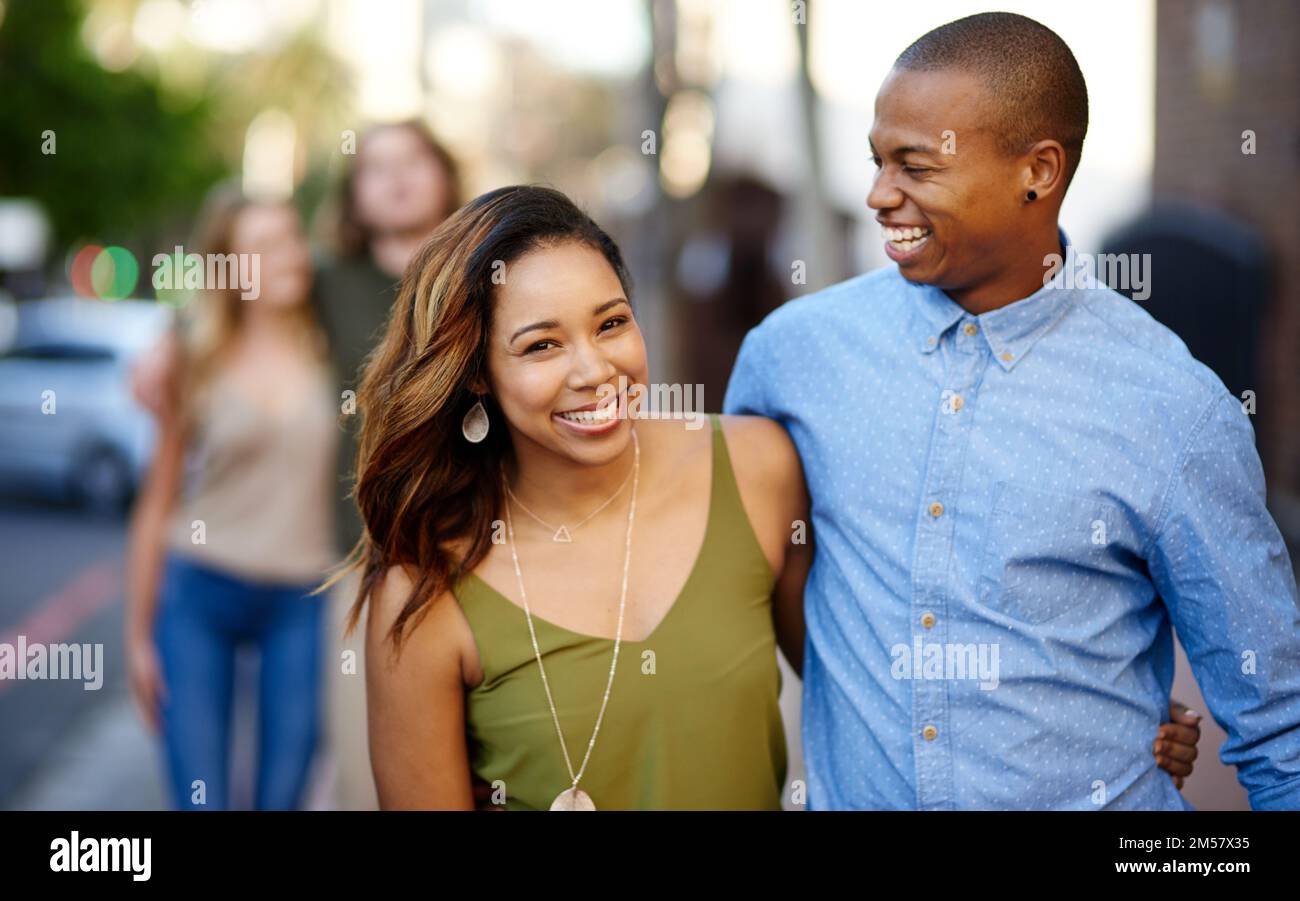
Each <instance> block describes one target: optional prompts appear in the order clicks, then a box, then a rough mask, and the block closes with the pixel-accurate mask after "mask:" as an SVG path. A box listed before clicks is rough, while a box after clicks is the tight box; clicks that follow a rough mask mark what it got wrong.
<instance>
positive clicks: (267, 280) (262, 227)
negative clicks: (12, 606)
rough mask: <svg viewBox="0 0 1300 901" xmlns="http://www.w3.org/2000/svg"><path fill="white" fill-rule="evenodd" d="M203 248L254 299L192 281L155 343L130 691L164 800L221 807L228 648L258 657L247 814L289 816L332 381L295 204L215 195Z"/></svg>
mask: <svg viewBox="0 0 1300 901" xmlns="http://www.w3.org/2000/svg"><path fill="white" fill-rule="evenodd" d="M204 222H205V227H204V228H203V229H202V231H201V235H202V238H201V241H200V243H201V250H202V251H203V252H206V253H207V254H236V255H239V256H238V257H237V259H240V260H241V261H242V260H246V259H252V257H251V256H249V257H245V256H244V255H257V256H258V259H259V263H260V272H259V274H260V294H259V295H258V296H257V297H256V298H254V299H248V300H245V299H241V297H240V294H239V291H238V289H237V288H236V289H231V290H225V289H221V288H218V287H215V286H207V288H206V290H203V291H201V292H200V293H199V295H198V296H197V297H196V298H195V299H194V300H193V301H192V302H191V304H190V305H189V307H187V308H186V309H185V310H184V313H183V315H182V316H181V317H180V318H179V319H178V324H177V328H176V329H175V330H174V331H173V333H172V334H171V335H170V336H169V338H168V339H167V345H168V346H167V347H166V348H165V352H164V357H165V359H167V360H168V361H169V363H168V365H166V366H165V367H163V368H162V369H160V370H159V372H160V373H161V378H160V386H159V390H158V391H157V392H156V393H155V398H154V400H155V404H154V408H155V412H156V413H157V414H158V419H159V426H160V434H159V443H158V449H157V452H156V455H155V458H154V461H153V464H152V467H151V469H150V472H149V474H148V477H147V479H146V482H145V485H144V489H143V491H142V492H141V495H140V497H139V499H138V501H137V504H136V507H135V510H134V511H133V514H132V518H131V526H130V536H129V541H130V546H129V551H128V576H127V577H128V591H127V598H128V600H127V605H128V609H127V626H126V629H127V631H126V647H127V654H128V661H129V668H130V686H131V691H132V695H133V697H134V699H135V702H136V704H137V706H138V708H139V710H140V713H141V715H142V716H143V717H144V718H145V720H146V722H147V723H149V724H150V726H151V727H153V728H154V729H155V730H157V731H160V732H161V737H162V740H163V744H164V747H165V751H166V758H167V765H168V769H169V774H170V784H171V789H172V793H173V800H174V802H175V804H176V805H177V806H178V807H180V808H182V809H204V808H207V809H224V808H227V807H228V806H229V804H230V792H229V766H228V761H229V757H230V755H229V749H230V723H231V707H232V700H233V698H232V692H233V682H234V667H235V653H236V650H237V648H239V647H240V646H241V645H251V646H254V647H256V648H258V649H259V650H260V652H261V670H260V686H259V692H258V695H259V701H258V704H259V716H258V741H259V750H258V765H257V775H256V786H255V797H254V804H255V806H256V807H257V808H258V809H291V808H295V807H297V806H299V805H300V803H301V801H302V796H303V790H304V787H305V785H306V781H307V775H308V769H309V766H310V764H311V761H312V757H313V753H314V751H315V748H316V745H317V740H318V735H319V718H320V717H319V707H320V702H319V697H320V682H321V680H320V674H321V665H322V660H321V653H322V645H323V637H324V636H323V625H324V614H325V610H324V604H323V603H322V601H321V600H320V599H319V598H316V597H311V596H309V592H310V590H311V588H312V587H313V586H314V585H315V584H316V583H317V582H318V581H319V579H320V575H321V573H323V572H324V571H325V570H326V569H327V568H328V567H329V566H330V564H331V563H332V562H333V560H334V558H335V553H334V541H333V514H334V509H333V500H334V496H333V495H334V488H333V480H334V476H335V469H334V467H335V454H336V447H337V443H338V428H337V407H336V405H335V397H336V395H335V393H334V382H333V378H332V374H331V372H330V369H329V362H328V356H327V353H326V343H325V337H324V334H323V332H322V330H321V328H320V327H319V325H318V323H317V321H316V317H315V315H314V313H313V308H312V305H311V302H310V298H311V285H312V269H311V256H310V251H309V248H308V245H307V242H306V240H305V238H304V235H303V231H302V227H301V222H300V219H299V216H298V213H297V212H296V210H295V209H294V208H293V207H292V206H290V205H288V204H282V203H267V202H254V201H250V200H247V199H245V198H243V197H240V196H238V195H237V194H232V193H229V192H225V191H223V192H221V193H219V194H217V195H215V196H214V198H213V199H212V201H211V202H210V204H209V208H208V210H207V211H206V215H205V217H204Z"/></svg>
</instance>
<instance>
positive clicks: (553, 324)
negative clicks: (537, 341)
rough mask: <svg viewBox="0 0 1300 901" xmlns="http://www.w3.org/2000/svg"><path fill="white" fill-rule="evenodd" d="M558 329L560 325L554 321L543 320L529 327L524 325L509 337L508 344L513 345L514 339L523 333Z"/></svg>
mask: <svg viewBox="0 0 1300 901" xmlns="http://www.w3.org/2000/svg"><path fill="white" fill-rule="evenodd" d="M559 327H560V324H559V323H558V322H556V321H555V320H554V319H543V320H542V321H541V322H534V323H532V324H530V325H525V326H524V327H523V328H520V329H517V330H516V331H515V333H514V334H513V335H511V336H510V341H509V343H511V344H513V343H514V342H515V339H516V338H518V337H519V336H520V335H522V334H524V332H535V331H538V330H539V329H548V328H559Z"/></svg>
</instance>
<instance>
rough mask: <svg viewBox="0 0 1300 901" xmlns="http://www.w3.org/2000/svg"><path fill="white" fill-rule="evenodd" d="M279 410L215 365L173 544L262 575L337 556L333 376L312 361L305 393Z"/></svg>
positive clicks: (303, 572) (311, 574)
mask: <svg viewBox="0 0 1300 901" xmlns="http://www.w3.org/2000/svg"><path fill="white" fill-rule="evenodd" d="M284 407H285V408H284V409H283V410H273V409H270V408H269V407H268V402H267V401H264V400H259V399H258V398H256V397H253V396H252V395H251V393H250V391H249V390H248V389H247V388H246V387H244V386H242V385H239V384H237V383H235V382H233V381H232V379H231V378H230V376H229V375H228V374H227V373H225V372H224V371H218V372H217V373H216V375H214V376H213V378H212V380H211V381H210V382H209V383H208V384H207V386H205V388H204V389H203V390H201V391H200V392H199V393H198V395H197V396H196V398H195V407H194V417H193V422H194V428H193V430H192V437H191V440H190V444H189V446H188V448H187V450H186V466H185V470H186V471H185V475H184V478H183V484H182V486H181V492H180V496H179V498H178V501H177V504H176V507H175V508H174V509H173V511H172V515H171V519H170V523H169V527H168V530H167V534H168V545H169V547H171V548H172V549H174V550H175V551H177V552H178V553H180V554H183V555H185V556H188V557H192V558H195V559H197V560H199V561H201V562H205V563H209V564H212V565H214V566H218V567H220V568H222V569H224V570H226V571H228V572H229V573H230V574H232V575H234V576H237V577H242V578H245V579H248V580H250V581H259V582H294V583H300V582H305V581H309V580H314V579H319V578H321V577H322V575H323V573H324V571H325V569H326V568H327V567H329V566H331V565H332V564H333V563H335V562H336V559H335V557H336V554H335V548H334V502H335V497H334V493H335V491H336V490H338V489H337V486H336V484H335V462H336V460H335V456H336V448H337V446H338V440H339V422H338V407H337V406H335V397H334V383H333V379H332V377H331V375H330V373H329V370H328V369H327V368H325V367H324V366H321V367H318V368H317V369H315V370H313V372H312V376H311V380H310V382H309V387H308V389H307V390H306V391H305V392H304V394H303V396H302V397H301V399H300V400H299V401H298V402H296V403H292V404H286V405H284Z"/></svg>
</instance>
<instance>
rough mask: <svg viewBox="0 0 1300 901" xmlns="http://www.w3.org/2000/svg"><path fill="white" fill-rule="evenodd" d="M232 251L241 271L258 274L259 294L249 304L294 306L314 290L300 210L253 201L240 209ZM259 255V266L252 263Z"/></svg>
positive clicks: (309, 257)
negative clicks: (250, 262)
mask: <svg viewBox="0 0 1300 901" xmlns="http://www.w3.org/2000/svg"><path fill="white" fill-rule="evenodd" d="M230 244H231V250H233V251H234V252H235V253H236V254H238V255H239V256H238V260H239V267H240V271H241V272H248V273H251V274H255V275H256V277H257V279H258V281H259V282H260V285H259V287H260V293H259V294H258V296H257V298H256V299H255V300H249V301H247V302H248V303H262V304H267V305H269V306H275V307H292V306H297V305H298V304H301V303H303V302H304V301H306V299H307V296H308V293H309V292H310V290H311V250H310V248H309V247H308V245H307V239H306V237H304V235H303V233H302V223H301V221H300V220H299V217H298V212H297V211H296V210H294V209H293V208H292V207H290V206H287V205H283V204H253V205H251V206H247V207H245V208H244V209H243V210H241V211H240V213H239V215H238V216H237V217H236V219H235V224H234V228H233V230H232V233H231V240H230ZM254 255H256V262H257V265H256V266H255V267H253V266H250V264H249V262H248V261H250V260H251V259H252V258H253V256H254Z"/></svg>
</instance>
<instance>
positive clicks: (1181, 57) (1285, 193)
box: [1154, 0, 1300, 495]
mask: <svg viewBox="0 0 1300 901" xmlns="http://www.w3.org/2000/svg"><path fill="white" fill-rule="evenodd" d="M1246 129H1251V130H1253V131H1254V132H1255V136H1256V153H1255V155H1253V156H1250V155H1245V154H1243V153H1242V140H1243V139H1242V136H1241V135H1242V132H1243V131H1245V130H1246ZM1154 187H1155V192H1156V194H1157V196H1169V197H1176V198H1179V199H1183V200H1190V201H1196V202H1200V203H1203V204H1207V205H1210V206H1213V207H1216V208H1219V209H1221V210H1224V211H1226V212H1228V213H1230V214H1232V215H1234V216H1236V217H1237V218H1240V219H1242V220H1244V221H1245V222H1248V223H1250V224H1251V225H1253V226H1254V227H1255V228H1257V229H1259V231H1260V232H1261V233H1262V235H1263V237H1264V240H1265V242H1266V244H1267V246H1268V248H1269V251H1270V253H1271V255H1272V257H1273V260H1274V266H1275V269H1274V271H1273V273H1272V277H1273V280H1274V289H1273V296H1272V297H1270V298H1269V300H1268V305H1267V312H1266V314H1265V324H1264V328H1263V332H1262V335H1261V345H1260V352H1261V364H1262V365H1261V369H1262V375H1261V385H1260V386H1259V388H1258V389H1257V392H1256V394H1257V398H1258V404H1259V406H1258V410H1257V415H1256V417H1255V429H1256V431H1257V432H1258V433H1260V434H1261V438H1263V437H1264V436H1265V435H1267V439H1268V440H1267V441H1261V443H1262V444H1265V446H1266V448H1267V450H1268V453H1267V458H1266V459H1265V461H1264V465H1265V468H1266V470H1267V472H1268V481H1269V488H1270V490H1283V491H1286V492H1289V493H1290V494H1293V495H1294V494H1297V493H1300V3H1298V2H1296V0H1158V2H1157V6H1156V144H1155V173H1154Z"/></svg>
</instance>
